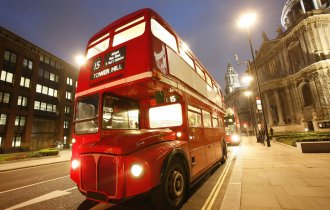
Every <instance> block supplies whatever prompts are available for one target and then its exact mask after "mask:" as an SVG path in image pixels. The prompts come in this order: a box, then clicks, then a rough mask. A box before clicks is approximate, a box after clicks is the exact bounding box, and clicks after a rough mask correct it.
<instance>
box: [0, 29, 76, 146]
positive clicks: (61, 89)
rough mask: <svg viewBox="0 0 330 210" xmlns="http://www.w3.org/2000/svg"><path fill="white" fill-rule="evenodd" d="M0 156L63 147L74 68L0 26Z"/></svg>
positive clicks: (68, 133) (66, 141) (70, 113)
mask: <svg viewBox="0 0 330 210" xmlns="http://www.w3.org/2000/svg"><path fill="white" fill-rule="evenodd" d="M0 66H1V69H0V70H1V72H0V153H8V152H14V151H27V150H36V149H40V148H46V147H51V146H54V144H56V143H63V144H64V145H68V144H69V143H70V141H71V127H70V126H71V122H72V116H73V100H74V95H75V88H76V81H77V77H78V70H77V69H76V68H75V67H73V66H71V65H70V64H68V63H66V62H64V61H63V60H61V59H59V58H57V57H56V56H54V55H52V54H50V53H48V52H46V51H45V50H43V49H41V48H39V47H38V46H35V45H34V44H32V43H30V42H28V41H26V40H24V39H23V38H21V37H19V36H17V35H15V34H14V33H12V32H10V31H8V30H6V29H5V28H3V27H0Z"/></svg>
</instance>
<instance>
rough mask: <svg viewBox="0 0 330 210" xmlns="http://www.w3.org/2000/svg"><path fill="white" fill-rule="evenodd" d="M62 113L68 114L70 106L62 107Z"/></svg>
mask: <svg viewBox="0 0 330 210" xmlns="http://www.w3.org/2000/svg"><path fill="white" fill-rule="evenodd" d="M64 113H65V114H70V113H71V108H70V107H69V106H65V107H64Z"/></svg>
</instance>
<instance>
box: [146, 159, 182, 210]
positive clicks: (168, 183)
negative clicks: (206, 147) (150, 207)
mask: <svg viewBox="0 0 330 210" xmlns="http://www.w3.org/2000/svg"><path fill="white" fill-rule="evenodd" d="M187 190H188V178H187V173H186V171H185V167H184V165H183V163H182V161H181V160H180V159H179V158H174V159H173V160H172V161H171V163H170V165H169V167H168V169H167V170H166V172H165V176H164V178H163V180H162V181H161V183H160V185H159V186H157V187H156V188H155V189H154V190H153V192H152V198H153V203H154V206H155V208H156V209H158V210H172V209H173V210H176V209H180V207H181V206H182V205H183V203H184V201H185V198H186V194H187Z"/></svg>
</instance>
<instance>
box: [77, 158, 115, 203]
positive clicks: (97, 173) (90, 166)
mask: <svg viewBox="0 0 330 210" xmlns="http://www.w3.org/2000/svg"><path fill="white" fill-rule="evenodd" d="M117 169H118V158H116V157H113V156H109V155H101V154H84V155H81V175H80V177H81V188H82V189H83V190H84V191H87V192H88V191H93V192H102V193H106V194H107V195H108V196H109V198H114V197H115V196H116V195H117V183H118V171H117Z"/></svg>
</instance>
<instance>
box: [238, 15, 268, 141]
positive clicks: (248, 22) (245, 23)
mask: <svg viewBox="0 0 330 210" xmlns="http://www.w3.org/2000/svg"><path fill="white" fill-rule="evenodd" d="M256 17H257V16H256V14H255V13H247V14H245V15H243V16H241V18H240V20H239V26H240V27H241V28H245V29H246V32H247V34H248V39H249V45H250V50H251V54H252V61H253V65H254V69H255V71H256V82H257V86H258V94H259V97H260V100H261V92H260V84H259V78H258V73H257V69H256V64H255V57H254V53H253V48H252V41H251V35H250V27H251V26H252V25H253V24H254V23H255V21H256ZM261 109H262V110H261V111H262V118H263V121H264V126H265V132H266V141H267V147H270V139H269V135H268V127H267V122H266V118H265V112H264V108H263V106H262V103H261Z"/></svg>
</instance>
